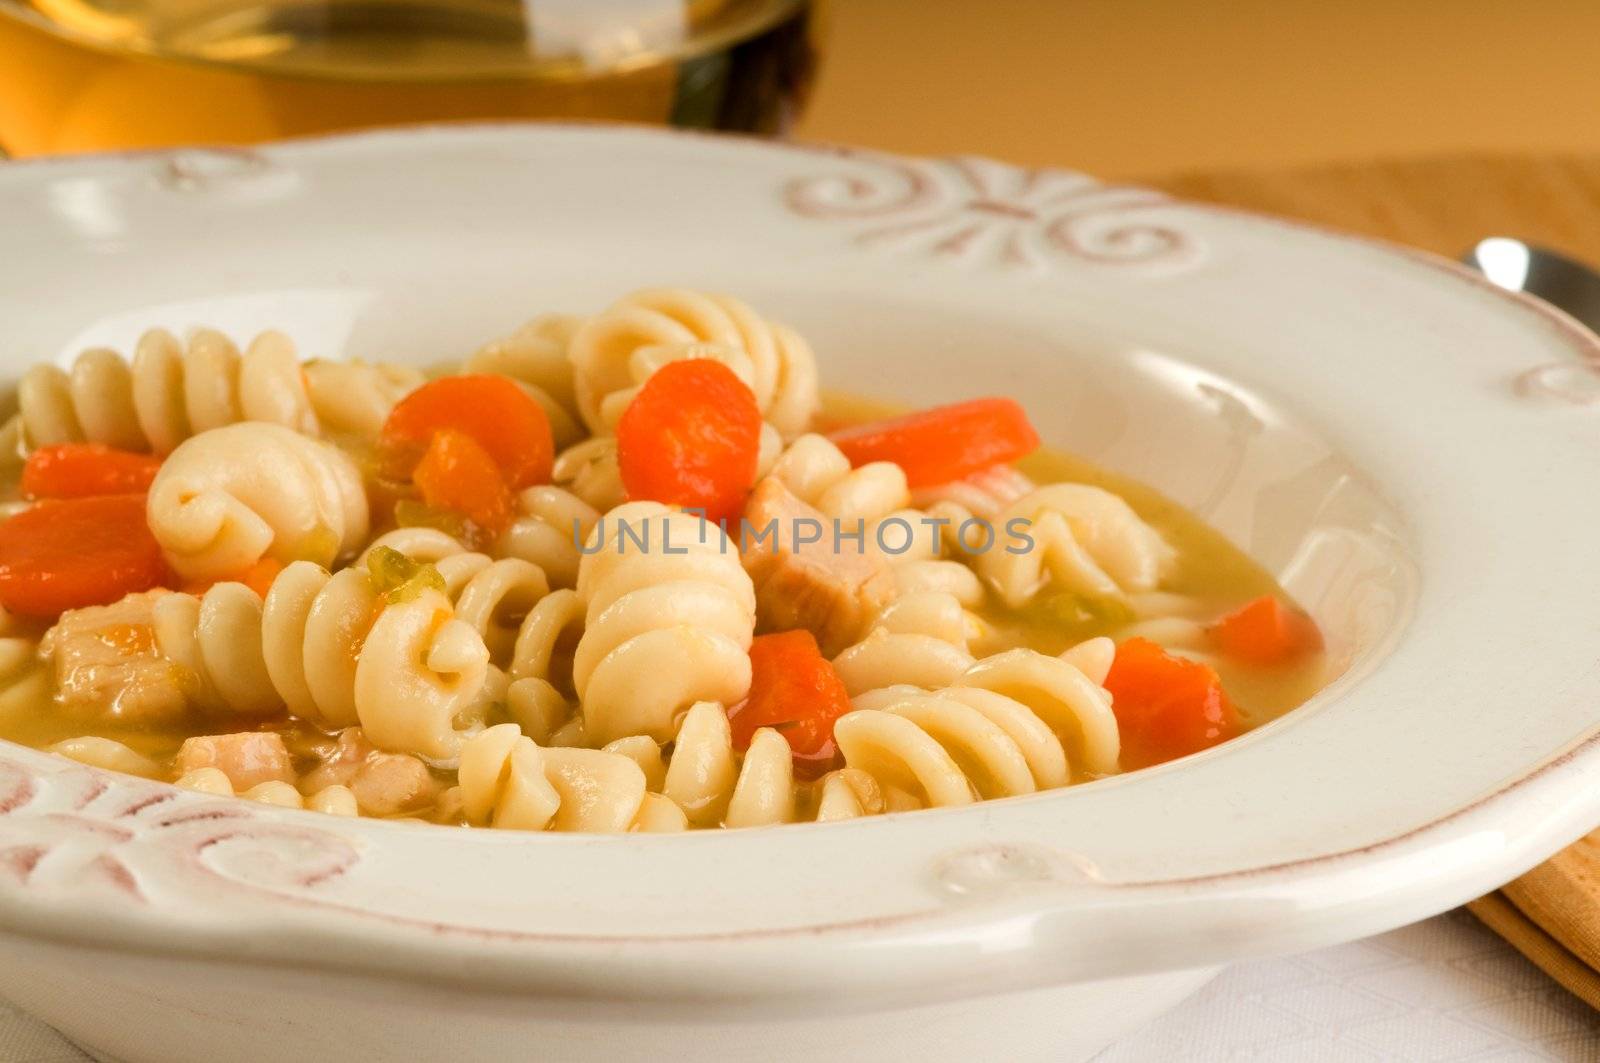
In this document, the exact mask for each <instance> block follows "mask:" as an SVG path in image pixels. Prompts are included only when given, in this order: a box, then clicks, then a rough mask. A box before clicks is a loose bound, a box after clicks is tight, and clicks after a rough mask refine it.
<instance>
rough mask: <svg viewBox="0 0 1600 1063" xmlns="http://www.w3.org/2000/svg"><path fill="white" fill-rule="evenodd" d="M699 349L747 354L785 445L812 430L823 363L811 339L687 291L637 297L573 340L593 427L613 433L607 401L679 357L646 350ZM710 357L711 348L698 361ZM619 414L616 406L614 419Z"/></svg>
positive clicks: (580, 393)
mask: <svg viewBox="0 0 1600 1063" xmlns="http://www.w3.org/2000/svg"><path fill="white" fill-rule="evenodd" d="M693 345H711V347H712V348H721V349H723V350H724V351H735V352H742V353H743V354H744V355H745V356H746V357H747V358H748V361H749V370H750V377H749V384H750V387H751V390H752V391H753V392H755V396H756V404H757V405H758V406H759V407H760V408H761V412H762V415H763V416H764V417H765V419H766V420H767V421H768V423H770V424H771V425H773V427H774V428H776V429H777V430H778V432H779V433H780V434H781V435H783V436H784V437H785V438H789V437H791V436H794V435H797V434H798V433H800V432H803V431H805V428H806V426H807V425H808V424H810V422H811V418H812V416H813V415H814V414H815V413H816V409H817V364H816V356H815V355H814V354H813V353H812V351H811V348H810V346H809V345H808V344H807V343H806V342H805V340H803V339H801V338H800V336H799V335H797V334H796V333H795V332H794V331H792V330H791V329H789V328H786V327H785V326H783V325H779V324H776V323H773V322H769V321H766V320H765V319H763V318H762V317H761V316H760V315H759V314H757V313H756V312H755V311H753V310H751V309H750V308H749V307H748V306H746V305H745V304H744V303H741V302H739V301H738V300H737V299H733V298H731V297H729V296H726V295H713V294H707V293H701V292H695V291H690V290H688V289H685V288H652V289H646V290H644V291H638V292H634V293H633V294H632V295H629V296H626V297H625V298H623V299H621V300H620V301H618V302H617V303H615V304H613V305H612V306H611V308H610V309H608V310H606V311H605V312H604V313H602V314H598V315H596V316H595V317H592V318H590V319H589V320H588V321H587V322H586V323H585V324H584V326H583V327H582V328H581V329H579V330H578V332H577V334H576V335H575V336H573V338H572V345H571V355H572V363H573V367H574V372H575V384H576V389H575V390H576V394H577V401H578V409H579V410H580V411H581V413H582V415H583V419H584V421H585V423H587V424H588V425H589V428H590V429H591V430H592V431H594V432H596V433H604V432H607V431H609V429H610V425H611V424H612V423H614V421H612V420H608V417H607V412H608V411H607V410H606V401H607V398H608V397H609V396H611V395H613V394H615V393H617V392H627V391H629V390H630V389H632V388H636V387H637V386H638V385H639V384H641V383H642V382H643V380H644V378H645V377H647V376H648V375H649V373H650V372H651V371H652V370H653V367H652V365H651V363H652V362H653V361H656V360H658V359H660V358H661V357H667V358H670V357H672V355H670V354H668V355H665V356H663V355H662V354H661V353H660V352H641V349H643V348H661V347H666V348H681V347H685V346H693ZM636 355H639V356H640V360H639V361H636V360H635V356H636ZM705 356H706V353H705V348H703V347H702V348H701V353H699V354H696V355H690V357H705ZM717 356H718V357H722V358H724V360H726V359H727V358H728V357H729V356H727V355H725V354H724V355H717ZM619 412H620V411H619V410H618V409H617V408H616V407H615V405H613V407H612V409H611V410H610V414H611V417H612V418H614V417H616V416H618V415H619Z"/></svg>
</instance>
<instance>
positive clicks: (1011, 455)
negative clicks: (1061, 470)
mask: <svg viewBox="0 0 1600 1063" xmlns="http://www.w3.org/2000/svg"><path fill="white" fill-rule="evenodd" d="M829 438H830V439H832V440H833V442H834V443H835V444H836V445H837V446H838V447H839V449H840V450H842V451H844V453H845V456H846V457H847V458H849V459H850V464H852V465H856V466H861V465H865V464H867V463H868V462H872V461H892V462H894V463H895V464H896V465H898V466H900V467H901V468H902V469H904V470H905V472H906V481H907V482H908V483H909V484H910V485H911V486H912V487H931V486H933V485H934V484H942V483H949V482H950V481H951V480H959V479H961V478H962V477H963V476H970V475H971V474H973V473H975V472H978V471H979V470H981V469H987V468H989V467H990V466H991V465H1000V464H1002V463H1005V462H1011V461H1016V460H1017V459H1018V458H1022V457H1026V456H1027V455H1029V454H1031V453H1033V452H1034V451H1035V450H1037V449H1038V447H1039V433H1038V432H1035V431H1034V430H1033V425H1032V424H1030V423H1029V422H1028V415H1027V414H1026V413H1024V412H1023V410H1022V407H1021V406H1019V405H1017V403H1016V402H1014V401H1012V400H1011V399H973V400H972V401H971V402H961V403H957V404H955V405H953V406H938V407H935V408H934V409H931V410H921V411H919V412H917V413H912V414H907V415H906V416H904V417H896V418H893V419H891V420H887V421H873V422H871V423H869V424H860V425H854V426H852V427H850V428H842V429H840V430H839V431H837V432H834V433H833V434H832V435H830V436H829Z"/></svg>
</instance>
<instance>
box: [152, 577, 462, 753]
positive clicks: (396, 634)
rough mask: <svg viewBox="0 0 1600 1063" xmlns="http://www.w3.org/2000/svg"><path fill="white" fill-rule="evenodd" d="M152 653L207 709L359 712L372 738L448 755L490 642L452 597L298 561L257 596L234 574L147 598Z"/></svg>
mask: <svg viewBox="0 0 1600 1063" xmlns="http://www.w3.org/2000/svg"><path fill="white" fill-rule="evenodd" d="M152 626H153V631H154V637H155V641H156V645H157V647H158V648H159V650H160V651H161V653H162V654H163V655H164V656H165V657H166V658H167V659H168V660H170V661H172V662H173V663H174V664H176V665H178V666H180V667H181V668H182V669H183V671H184V674H185V676H186V677H187V679H188V682H189V684H190V690H191V692H192V697H193V698H194V700H195V701H197V702H198V703H199V704H201V705H202V706H205V707H207V708H209V709H211V710H213V711H227V712H232V713H237V714H240V715H264V714H266V713H270V712H272V711H275V710H276V709H278V708H279V707H283V706H286V707H287V708H288V709H289V711H290V712H292V713H294V714H295V715H297V716H300V717H301V718H303V719H306V720H309V721H311V722H313V723H315V724H317V725H318V726H322V727H325V728H328V729H337V728H343V727H348V726H352V725H354V724H357V723H359V724H360V725H361V726H362V729H363V730H364V732H365V733H366V735H367V738H368V739H369V740H370V741H371V742H372V743H373V744H374V745H376V746H377V747H379V748H380V749H385V750H389V751H391V752H401V753H419V754H422V755H424V756H428V757H433V758H436V759H447V758H449V757H451V756H454V755H455V752H456V746H457V743H458V741H459V736H458V735H457V733H456V730H455V728H454V726H453V723H454V721H455V719H456V718H457V716H458V715H460V714H461V713H462V712H463V710H465V709H467V708H469V707H470V706H471V705H472V703H473V701H474V698H475V696H476V695H477V693H478V691H479V690H480V689H481V688H482V687H483V683H484V679H485V675H486V670H487V667H488V656H489V654H488V650H487V648H485V646H484V644H483V640H482V639H481V638H479V636H478V634H477V632H476V631H474V630H473V628H472V627H471V626H470V625H468V624H466V623H464V622H463V621H461V620H459V619H456V618H455V616H454V614H453V611H452V609H451V607H450V602H449V600H448V599H446V598H445V597H444V595H443V594H440V593H439V592H437V591H433V590H423V591H421V592H420V593H418V594H417V595H416V596H415V597H413V598H411V599H410V600H408V601H404V602H385V601H383V600H382V599H380V597H379V595H378V594H377V592H376V591H375V590H374V589H373V587H372V583H371V580H370V578H369V577H368V575H367V574H366V573H365V572H363V571H362V570H360V569H356V568H347V569H343V570H342V571H340V572H339V573H337V574H336V575H329V573H328V572H327V571H326V570H325V569H322V568H320V567H318V566H316V565H313V564H311V563H310V562H307V561H298V562H295V563H294V564H292V565H290V566H289V567H288V568H286V569H284V570H283V572H281V573H279V575H278V577H277V579H275V580H274V581H273V583H272V587H271V589H270V590H269V591H268V592H267V597H266V600H265V602H263V601H262V599H261V598H259V597H258V596H257V595H256V593H255V592H254V591H252V590H250V589H249V588H248V587H246V586H244V585H243V584H241V583H219V584H217V585H216V586H214V587H212V588H211V589H210V590H208V591H206V593H205V594H204V595H203V596H201V597H199V598H196V597H195V596H193V595H189V594H168V595H163V596H162V597H161V598H160V599H159V600H157V602H156V603H155V606H154V609H153V622H152Z"/></svg>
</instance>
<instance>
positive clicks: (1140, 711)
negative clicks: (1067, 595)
mask: <svg viewBox="0 0 1600 1063" xmlns="http://www.w3.org/2000/svg"><path fill="white" fill-rule="evenodd" d="M1106 689H1107V690H1109V691H1110V692H1111V707H1112V710H1113V711H1114V712H1115V713H1116V715H1117V727H1118V729H1119V730H1120V731H1121V733H1122V766H1123V767H1124V768H1126V769H1133V768H1143V767H1148V766H1149V765H1151V764H1160V763H1162V762H1164V761H1168V760H1173V759H1175V758H1177V757H1183V756H1187V755H1188V754H1190V753H1197V752H1199V751H1200V750H1202V749H1209V748H1210V747H1212V746H1214V745H1216V744H1217V743H1218V742H1222V741H1225V740H1227V739H1229V738H1232V737H1233V736H1234V735H1236V734H1238V732H1239V716H1238V713H1237V712H1235V711H1234V708H1233V705H1232V704H1231V703H1230V702H1229V701H1228V698H1227V695H1226V694H1224V693H1223V690H1222V680H1221V679H1219V678H1218V677H1217V673H1216V671H1215V670H1214V669H1212V668H1211V667H1210V666H1209V665H1204V664H1201V663H1199V662H1197V661H1191V660H1188V659H1186V658H1183V657H1177V656H1174V655H1172V654H1170V653H1167V652H1166V651H1165V650H1163V649H1162V648H1161V647H1160V646H1157V645H1156V644H1155V643H1154V642H1151V641H1149V640H1148V639H1139V638H1133V639H1128V640H1126V641H1125V642H1123V643H1122V644H1121V645H1119V646H1118V647H1117V655H1116V657H1115V659H1114V660H1113V661H1112V663H1111V672H1110V674H1109V675H1107V676H1106Z"/></svg>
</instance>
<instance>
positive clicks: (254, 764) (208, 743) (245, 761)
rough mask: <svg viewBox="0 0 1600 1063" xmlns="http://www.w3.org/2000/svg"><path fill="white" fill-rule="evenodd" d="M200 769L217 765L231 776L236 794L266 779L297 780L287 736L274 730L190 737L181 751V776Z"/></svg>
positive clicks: (179, 765) (288, 781)
mask: <svg viewBox="0 0 1600 1063" xmlns="http://www.w3.org/2000/svg"><path fill="white" fill-rule="evenodd" d="M200 768H216V769H218V770H219V771H221V772H222V773H223V774H224V775H226V776H227V777H228V781H229V782H231V783H232V784H233V789H234V792H235V793H242V792H244V791H245V790H248V789H250V788H251V787H252V786H256V785H258V784H260V783H264V782H286V783H292V782H294V763H293V762H292V761H291V760H290V759H289V751H288V750H287V749H285V748H284V745H283V739H282V738H281V737H280V736H278V735H276V734H273V733H272V732H270V731H242V732H240V733H238V734H226V735H204V736H202V737H199V738H186V739H184V741H183V746H182V747H181V748H180V749H179V750H178V761H177V764H176V766H175V769H174V770H175V773H176V775H177V776H183V775H187V774H189V773H190V772H191V771H197V770H199V769H200Z"/></svg>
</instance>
